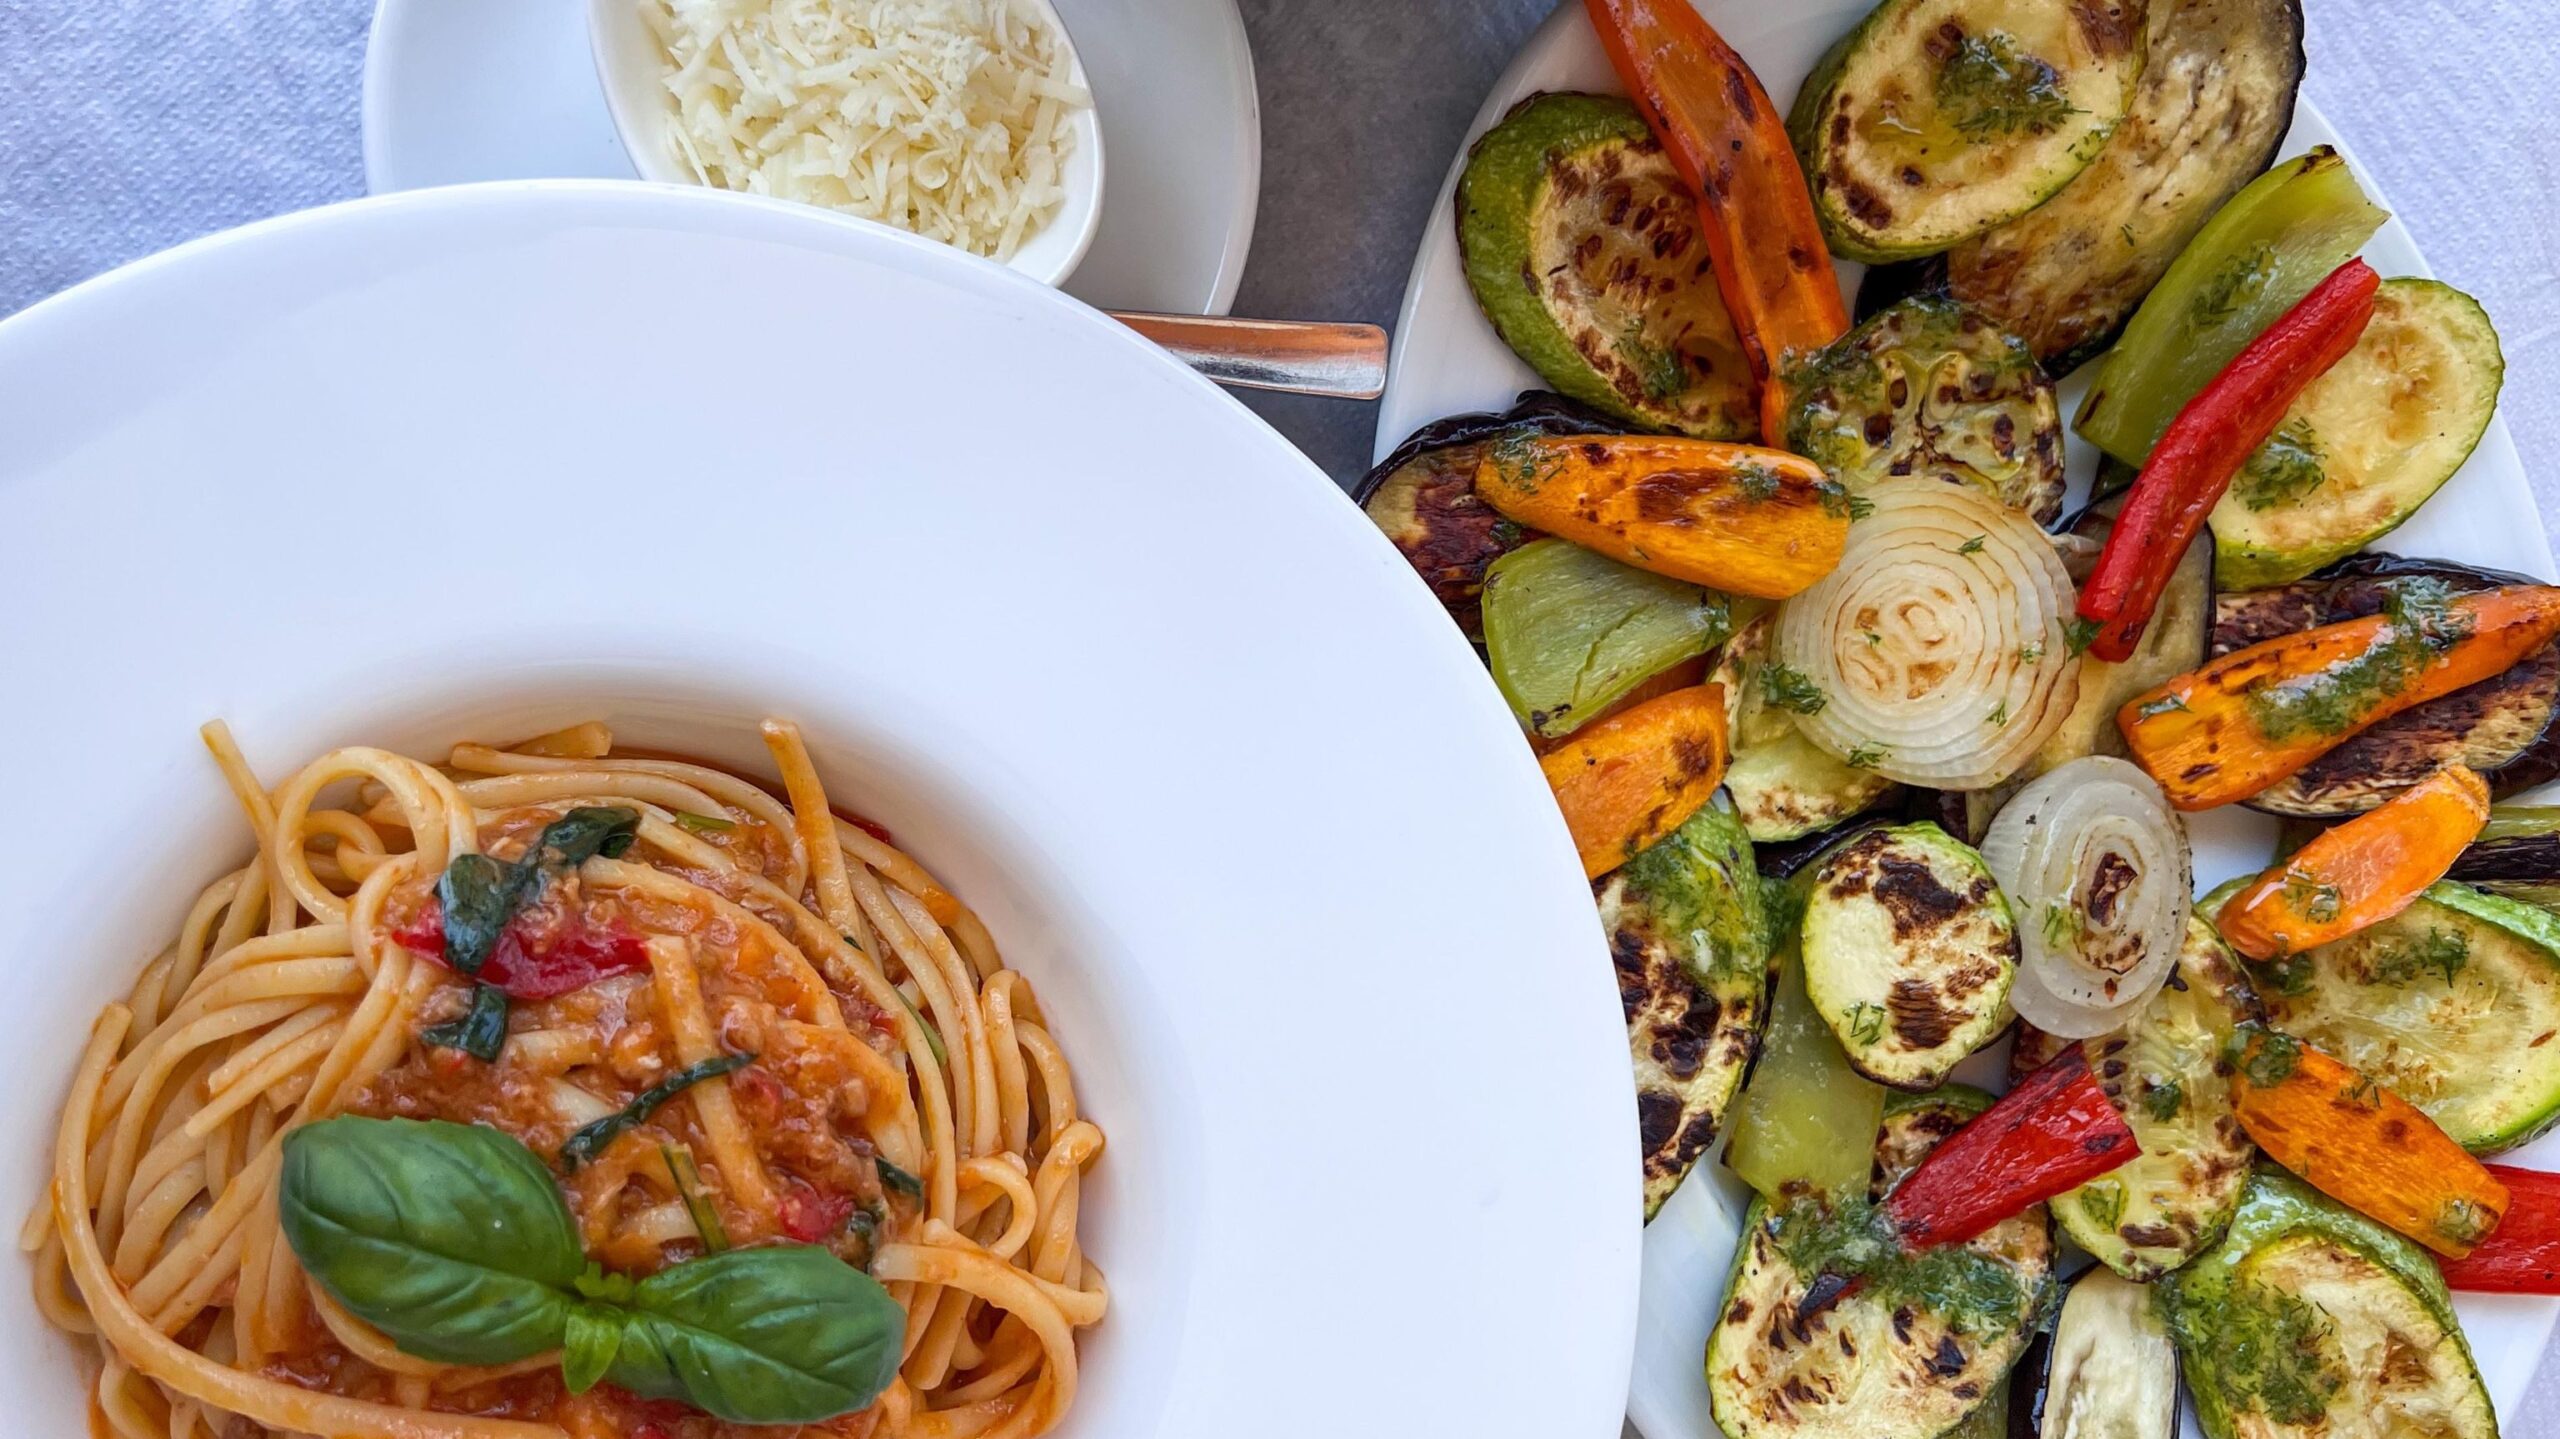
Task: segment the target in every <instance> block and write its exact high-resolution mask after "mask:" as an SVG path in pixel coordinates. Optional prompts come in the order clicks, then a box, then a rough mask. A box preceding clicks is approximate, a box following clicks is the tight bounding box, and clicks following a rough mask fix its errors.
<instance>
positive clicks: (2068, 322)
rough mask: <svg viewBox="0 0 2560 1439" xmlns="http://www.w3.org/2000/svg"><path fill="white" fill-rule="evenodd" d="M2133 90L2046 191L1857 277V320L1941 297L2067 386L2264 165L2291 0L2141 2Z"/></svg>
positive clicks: (2279, 115)
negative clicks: (2107, 128) (2070, 170)
mask: <svg viewBox="0 0 2560 1439" xmlns="http://www.w3.org/2000/svg"><path fill="white" fill-rule="evenodd" d="M2143 48H2144V53H2143V60H2142V81H2141V84H2140V86H2139V87H2138V88H2137V89H2136V90H2135V91H2134V96H2133V108H2132V109H2131V110H2129V111H2127V112H2126V114H2125V117H2124V121H2123V123H2122V124H2119V125H2118V126H2116V131H2115V135H2114V137H2113V138H2111V139H2110V140H2108V141H2107V145H2106V148H2105V149H2103V150H2100V151H2099V152H2098V158H2096V159H2095V160H2092V161H2090V162H2089V167H2088V168H2087V169H2085V170H2082V171H2081V172H2080V173H2079V174H2078V175H2076V176H2074V177H2072V180H2071V183H2070V184H2068V185H2065V186H2063V188H2062V192H2061V193H2060V194H2058V195H2055V196H2054V197H2053V198H2052V199H2050V200H2047V201H2045V202H2044V203H2043V204H2041V205H2038V206H2037V207H2036V208H2034V209H2032V210H2029V211H2028V212H2027V213H2026V214H2024V215H2021V216H2019V217H2018V218H2017V219H2015V220H2012V221H2010V222H2009V223H2007V224H2005V225H2002V226H2000V227H1999V228H1998V229H1995V230H1992V231H1990V232H1989V233H1987V234H1983V235H1979V236H1976V237H1975V238H1973V239H1970V240H1967V241H1965V242H1964V243H1963V244H1961V245H1958V246H1956V247H1955V248H1954V249H1952V250H1949V251H1948V252H1947V253H1946V254H1945V255H1944V256H1942V257H1940V258H1939V259H1938V260H1935V261H1923V262H1920V263H1919V264H1916V265H1900V266H1892V267H1888V268H1883V269H1877V270H1871V271H1869V272H1868V274H1867V278H1866V282H1865V284H1864V285H1863V286H1862V287H1861V288H1860V289H1859V291H1858V300H1859V304H1860V306H1861V308H1865V307H1868V306H1875V307H1879V308H1880V307H1881V306H1882V305H1883V304H1885V303H1887V302H1888V301H1889V300H1890V299H1892V298H1893V297H1896V296H1899V295H1903V294H1908V293H1911V292H1913V291H1915V290H1932V289H1943V290H1944V291H1945V292H1946V293H1947V294H1949V295H1952V296H1954V297H1955V298H1956V299H1958V300H1961V301H1963V302H1964V303H1966V304H1968V305H1971V306H1973V307H1974V308H1975V309H1977V310H1980V311H1981V312H1982V313H1983V314H1985V315H1987V316H1989V317H1990V318H1991V319H1992V320H1993V321H1995V322H1996V323H1998V324H1999V325H2000V326H2001V327H2002V328H2004V329H2006V330H2007V331H2009V333H2011V334H2013V335H2016V336H2017V337H2018V338H2019V339H2021V340H2023V341H2025V342H2026V344H2027V347H2028V348H2029V349H2031V350H2033V351H2035V355H2036V359H2037V360H2038V361H2040V362H2042V363H2043V365H2044V367H2045V369H2046V371H2047V372H2048V373H2051V374H2055V375H2067V374H2069V373H2071V372H2072V371H2073V370H2074V369H2077V368H2078V367H2079V366H2080V364H2081V363H2082V362H2083V361H2085V360H2088V359H2090V358H2092V357H2094V356H2095V355H2096V354H2097V353H2098V352H2099V351H2101V350H2103V349H2105V348H2106V347H2107V344H2108V342H2110V341H2112V340H2113V339H2114V338H2115V336H2116V332H2117V331H2119V330H2121V329H2123V328H2124V322H2125V320H2126V319H2127V318H2129V317H2130V316H2131V315H2132V314H2133V311H2134V309H2135V307H2136V306H2138V305H2140V304H2141V303H2142V299H2143V297H2144V296H2145V295H2148V294H2150V293H2151V287H2152V286H2153V285H2156V284H2158V283H2159V282H2160V277H2161V276H2162V275H2164V274H2166V273H2168V270H2169V263H2170V262H2171V261H2172V260H2175V259H2177V258H2178V252H2179V251H2181V250H2183V249H2185V248H2186V247H2187V242H2188V241H2189V240H2192V239H2194V238H2195V235H2196V232H2197V231H2198V230H2201V229H2203V228H2204V222H2205V221H2206V220H2207V219H2210V218H2211V217H2212V215H2213V212H2214V211H2216V210H2218V209H2220V208H2222V202H2223V201H2225V200H2228V199H2230V198H2231V197H2232V196H2234V195H2236V194H2238V193H2240V189H2241V187H2242V186H2244V185H2247V184H2248V183H2249V182H2250V181H2251V180H2253V179H2256V178H2257V176H2258V172H2259V171H2261V170H2264V169H2265V168H2266V167H2267V164H2268V162H2270V161H2272V160H2274V159H2275V156H2276V149H2277V147H2278V146H2280V145H2281V144H2283V143H2284V133H2285V130H2286V129H2287V128H2288V127H2290V126H2291V125H2292V123H2293V100H2294V92H2295V90H2296V89H2297V88H2298V87H2299V86H2300V84H2301V83H2302V71H2303V56H2302V0H2150V10H2149V15H2148V19H2147V21H2146V23H2145V26H2144V47H2143Z"/></svg>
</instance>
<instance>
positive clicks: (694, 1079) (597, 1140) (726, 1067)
mask: <svg viewBox="0 0 2560 1439" xmlns="http://www.w3.org/2000/svg"><path fill="white" fill-rule="evenodd" d="M755 1058H756V1057H755V1056H754V1055H752V1054H723V1055H720V1056H718V1057H717V1058H713V1059H706V1060H704V1061H702V1062H701V1063H700V1064H688V1065H686V1066H685V1067H684V1068H682V1069H679V1070H677V1071H676V1072H675V1073H673V1074H670V1075H668V1076H667V1077H666V1078H664V1079H661V1080H659V1081H658V1082H657V1083H655V1084H653V1085H650V1086H649V1087H648V1088H646V1089H644V1090H641V1091H640V1092H639V1093H638V1094H636V1095H633V1096H632V1099H631V1102H630V1103H629V1104H626V1105H624V1106H622V1109H621V1111H620V1112H619V1113H615V1114H608V1115H606V1116H605V1117H604V1118H602V1119H599V1120H597V1121H596V1122H595V1123H593V1124H590V1125H587V1126H586V1127H585V1128H583V1129H580V1130H579V1131H578V1132H577V1133H575V1134H572V1135H570V1136H569V1137H568V1139H566V1140H564V1141H563V1142H562V1143H561V1145H560V1167H561V1168H563V1169H575V1168H577V1167H578V1166H579V1165H581V1164H585V1163H587V1162H589V1161H590V1160H593V1159H594V1158H595V1157H596V1156H597V1155H599V1154H602V1153H604V1150H605V1146H606V1145H608V1144H611V1143H613V1142H614V1141H615V1140H617V1139H620V1138H621V1137H622V1136H623V1135H624V1134H626V1133H628V1132H630V1131H631V1130H633V1129H635V1128H638V1127H639V1125H640V1122H641V1121H642V1120H645V1119H647V1118H648V1117H649V1116H650V1115H651V1114H653V1113H655V1112H657V1108H658V1106H659V1105H661V1104H664V1103H666V1102H667V1101H668V1100H670V1099H673V1098H675V1097H676V1096H677V1095H679V1094H681V1093H683V1092H684V1091H685V1090H687V1089H689V1088H691V1087H692V1086H694V1085H697V1084H700V1083H701V1082H702V1081H704V1080H706V1079H709V1078H711V1077H712V1076H714V1075H720V1074H727V1073H728V1072H729V1071H731V1070H733V1069H744V1068H745V1067H747V1066H748V1065H750V1064H753V1063H755Z"/></svg>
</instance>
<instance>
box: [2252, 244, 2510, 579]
mask: <svg viewBox="0 0 2560 1439" xmlns="http://www.w3.org/2000/svg"><path fill="white" fill-rule="evenodd" d="M2506 370H2507V367H2506V360H2505V358H2504V356H2502V355H2501V354H2500V353H2499V350H2498V331H2497V328H2496V327H2495V326H2493V325H2491V324H2490V323H2489V314H2488V312H2487V311H2486V310H2483V309H2481V308H2480V302H2479V301H2477V300H2474V299H2472V298H2471V297H2470V296H2469V295H2466V294H2464V293H2462V292H2461V291H2460V290H2457V289H2455V288H2453V287H2452V286H2451V285H2445V284H2439V283H2437V282H2436V281H2434V280H2410V279H2397V280H2385V281H2383V283H2382V289H2381V290H2380V292H2379V293H2377V294H2376V295H2375V296H2374V298H2373V321H2372V323H2370V324H2368V325H2366V326H2365V331H2364V337H2363V338H2362V339H2359V340H2357V341H2356V347H2355V348H2354V349H2353V350H2350V351H2348V352H2347V355H2346V358H2344V359H2342V360H2340V361H2338V363H2337V364H2335V365H2333V366H2331V367H2330V369H2329V371H2328V372H2327V373H2326V374H2323V375H2322V376H2320V377H2319V378H2318V379H2316V380H2313V381H2312V382H2311V385H2310V387H2309V388H2308V389H2305V390H2304V391H2303V392H2302V394H2301V397H2300V398H2298V399H2296V400H2295V401H2294V402H2293V407H2292V408H2291V409H2289V410H2287V411H2285V417H2284V420H2283V422H2282V423H2280V424H2279V425H2278V426H2277V427H2276V432H2275V434H2274V435H2273V436H2272V437H2270V438H2269V439H2268V440H2267V442H2266V443H2265V444H2263V445H2260V446H2259V447H2258V450H2257V452H2256V453H2255V454H2253V455H2251V456H2250V457H2249V462H2248V463H2247V464H2246V465H2244V466H2242V467H2241V470H2240V473H2239V474H2237V475H2235V476H2233V477H2232V481H2231V488H2230V489H2229V490H2227V491H2225V492H2224V494H2223V496H2222V500H2221V502H2220V503H2219V504H2216V505H2215V506H2214V507H2213V518H2212V522H2211V523H2212V526H2213V543H2214V549H2215V566H2216V571H2217V573H2218V574H2220V576H2221V577H2222V583H2223V585H2224V586H2225V587H2226V588H2229V589H2235V590H2253V589H2260V588H2263V587H2265V586H2268V585H2280V584H2284V583H2286V582H2288V581H2291V580H2298V579H2300V578H2302V577H2303V576H2304V575H2307V574H2309V573H2311V572H2312V571H2313V570H2316V569H2318V568H2320V567H2321V566H2322V565H2325V564H2327V563H2329V562H2330V561H2331V560H2334V559H2338V558H2340V557H2341V556H2345V555H2351V554H2354V553H2355V552H2356V551H2358V550H2360V549H2363V548H2364V547H2365V546H2366V545H2369V544H2371V543H2373V542H2374V541H2375V540H2378V539H2380V538H2382V537H2383V536H2384V535H2387V534H2389V533H2391V531H2393V530H2395V529H2397V528H2399V526H2400V523H2401V522H2402V521H2403V520H2406V519H2408V518H2409V516H2411V515H2413V514H2416V513H2417V511H2418V507H2419V506H2420V505H2423V504H2425V503H2426V502H2427V500H2428V499H2429V497H2431V496H2433V495H2434V494H2435V492H2436V491H2437V490H2439V489H2442V488H2443V487H2444V482H2445V481H2447V480H2449V479H2452V478H2453V472H2454V471H2456V470H2458V469H2461V468H2462V462H2463V461H2464V460H2467V459H2469V458H2470V457H2471V451H2472V449H2473V448H2474V447H2476V446H2477V445H2478V444H2479V443H2480V437H2481V436H2482V435H2484V434H2486V433H2488V430H2489V417H2490V416H2491V415H2493V414H2495V413H2496V412H2497V408H2498V390H2499V387H2500V386H2501V385H2502V384H2503V383H2504V382H2505V378H2506Z"/></svg>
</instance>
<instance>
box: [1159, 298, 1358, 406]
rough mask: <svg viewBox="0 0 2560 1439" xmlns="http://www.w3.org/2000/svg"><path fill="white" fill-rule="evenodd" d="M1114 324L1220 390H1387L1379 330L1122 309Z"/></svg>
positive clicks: (1345, 393)
mask: <svg viewBox="0 0 2560 1439" xmlns="http://www.w3.org/2000/svg"><path fill="white" fill-rule="evenodd" d="M1111 317H1112V318H1113V319H1115V320H1118V321H1119V322H1120V323H1122V324H1124V325H1127V326H1128V327H1129V328H1130V329H1133V330H1135V331H1137V332H1138V333H1139V334H1141V335H1144V336H1146V337H1147V338H1148V339H1150V340H1153V341H1155V342H1156V343H1157V344H1159V345H1162V346H1163V347H1164V348H1165V349H1167V350H1170V351H1172V352H1173V355H1174V357H1175V358H1176V359H1179V360H1181V361H1182V362H1183V363H1184V364H1186V365H1189V366H1190V367H1191V368H1193V369H1195V370H1198V371H1199V372H1200V373H1201V374H1204V375H1206V376H1208V377H1209V378H1210V379H1213V380H1215V381H1217V382H1218V383H1219V384H1221V385H1236V386H1240V387H1242V388H1244V389H1248V390H1286V391H1288V392H1290V393H1292V394H1299V395H1328V396H1332V397H1334V398H1337V399H1345V400H1374V399H1376V398H1377V397H1378V394H1379V392H1380V391H1382V390H1384V389H1385V388H1386V387H1387V332H1386V331H1384V330H1382V329H1379V328H1378V327H1377V326H1375V325H1347V324H1333V323H1327V322H1321V321H1314V320H1233V319H1225V318H1222V317H1219V316H1215V315H1148V314H1136V313H1129V312H1124V311H1119V310H1114V311H1112V312H1111Z"/></svg>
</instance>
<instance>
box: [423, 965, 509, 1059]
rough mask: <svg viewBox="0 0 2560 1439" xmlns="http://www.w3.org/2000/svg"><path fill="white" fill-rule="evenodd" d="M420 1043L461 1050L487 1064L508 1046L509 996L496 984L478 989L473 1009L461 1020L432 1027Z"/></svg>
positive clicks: (424, 1034)
mask: <svg viewBox="0 0 2560 1439" xmlns="http://www.w3.org/2000/svg"><path fill="white" fill-rule="evenodd" d="M418 1038H419V1040H420V1041H422V1042H424V1043H427V1044H432V1045H434V1046H436V1047H437V1048H439V1049H458V1050H461V1051H462V1052H463V1053H465V1054H467V1055H470V1056H471V1057H472V1058H473V1059H476V1060H479V1061H480V1062H481V1063H483V1064H486V1063H489V1062H490V1061H492V1060H495V1059H496V1058H497V1057H498V1051H499V1050H500V1049H503V1048H505V1047H506V1043H507V992H506V991H505V990H503V989H500V988H498V987H497V986H496V985H494V984H482V985H475V986H473V987H472V990H471V1008H469V1009H467V1010H465V1011H463V1014H462V1017H461V1018H460V1019H449V1020H446V1021H445V1022H444V1023H442V1024H430V1025H428V1026H427V1027H426V1028H424V1029H422V1030H419V1031H418Z"/></svg>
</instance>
